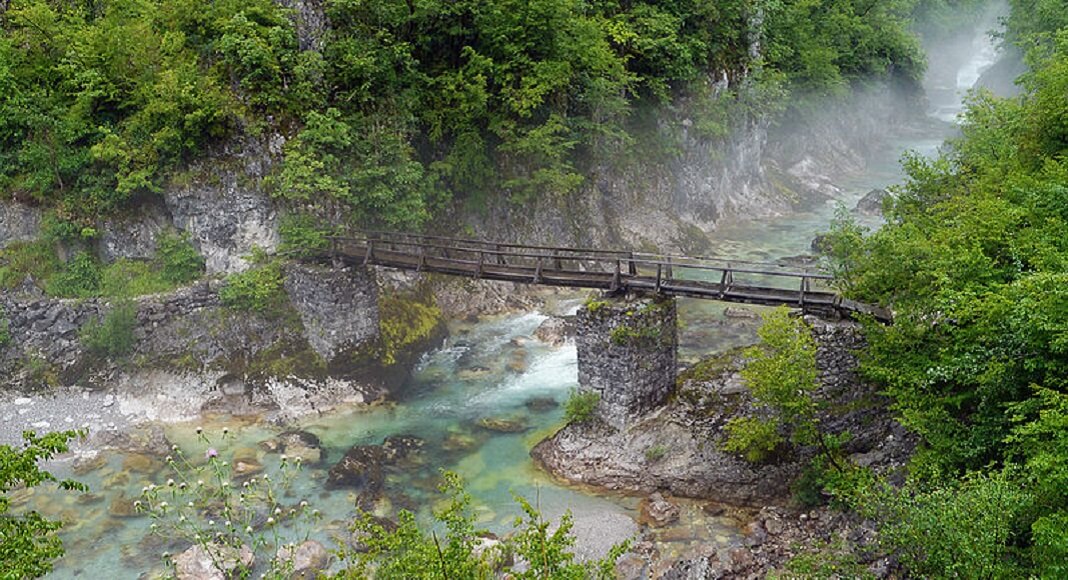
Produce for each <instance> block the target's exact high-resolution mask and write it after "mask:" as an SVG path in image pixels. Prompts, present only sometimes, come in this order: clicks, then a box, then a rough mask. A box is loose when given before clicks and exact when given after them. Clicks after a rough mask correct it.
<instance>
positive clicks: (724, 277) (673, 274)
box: [331, 232, 832, 295]
mask: <svg viewBox="0 0 1068 580" xmlns="http://www.w3.org/2000/svg"><path fill="white" fill-rule="evenodd" d="M331 242H332V244H333V246H332V250H331V251H332V252H335V253H338V252H341V253H345V254H348V255H352V254H354V253H360V252H362V253H363V254H364V255H365V261H370V260H371V259H372V258H374V257H375V255H376V252H385V253H389V254H391V255H393V256H394V257H395V258H396V257H398V256H407V257H411V258H413V259H417V260H418V263H417V264H412V265H414V266H415V268H416V269H421V268H422V267H425V266H426V265H427V264H428V263H430V262H434V261H436V262H447V263H448V264H451V265H454V266H460V267H467V268H468V270H470V271H471V273H473V275H475V276H476V277H478V276H480V275H482V274H483V273H484V272H486V271H488V270H491V269H493V268H508V269H509V270H511V271H516V270H520V271H523V272H526V273H528V274H529V275H530V276H531V281H532V282H538V281H540V280H542V279H543V278H545V277H546V276H553V275H557V274H559V273H561V272H567V273H570V274H595V273H600V274H607V275H610V276H612V277H613V279H614V280H615V281H616V282H618V284H620V285H624V284H625V280H626V279H628V278H636V277H645V278H648V279H651V280H654V281H655V282H654V286H655V288H656V289H658V290H659V289H660V288H661V287H662V286H664V285H670V284H672V283H674V282H677V281H684V280H696V281H703V282H712V283H717V282H718V283H719V284H720V286H721V287H728V286H732V285H751V286H761V287H772V288H780V289H783V290H793V291H797V290H800V292H801V293H802V295H803V294H804V293H806V292H812V291H814V290H817V291H818V290H822V289H823V288H825V287H826V284H827V282H828V281H829V280H831V278H832V277H831V276H829V275H827V274H826V273H824V272H822V271H819V270H814V269H812V268H804V267H790V266H784V265H782V264H775V263H766V262H755V261H747V260H728V259H723V258H718V257H709V256H699V257H698V256H680V255H670V254H654V253H648V252H630V251H619V250H600V249H592V248H569V247H557V246H542V245H523V244H512V243H497V242H487V241H483V240H471V239H462V238H449V237H444V236H430V235H423V234H407V233H404V234H401V233H394V232H366V233H360V234H356V235H352V236H346V237H334V238H331ZM439 265H440V264H439Z"/></svg>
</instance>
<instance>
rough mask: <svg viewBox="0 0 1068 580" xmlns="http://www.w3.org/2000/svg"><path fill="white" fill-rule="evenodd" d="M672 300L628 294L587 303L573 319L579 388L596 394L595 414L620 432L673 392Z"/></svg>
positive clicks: (674, 329) (675, 324)
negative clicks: (619, 297) (618, 297)
mask: <svg viewBox="0 0 1068 580" xmlns="http://www.w3.org/2000/svg"><path fill="white" fill-rule="evenodd" d="M676 316H677V315H676V310H675V301H674V300H672V299H664V298H658V297H649V296H638V295H629V296H626V297H623V298H621V299H616V298H607V299H605V300H598V301H594V302H591V303H589V304H587V305H586V306H585V307H584V308H582V309H580V310H579V313H578V315H577V317H576V323H575V324H576V339H575V342H576V345H577V347H578V375H579V390H580V391H592V392H595V393H597V394H598V395H600V402H599V403H598V405H597V415H598V417H599V418H600V419H601V420H603V421H604V422H605V423H607V424H609V425H611V426H613V427H615V428H617V429H622V428H623V427H625V426H626V425H627V424H629V423H630V421H631V419H632V418H633V417H636V416H640V415H642V414H643V413H646V412H648V411H650V410H652V409H655V408H657V407H658V406H660V405H661V404H662V403H663V402H664V401H665V400H666V399H667V397H668V395H670V394H671V392H672V391H673V390H674V388H675V367H676V365H677V362H676V350H677V348H676V346H677V340H678V339H677V336H676V326H677V321H676Z"/></svg>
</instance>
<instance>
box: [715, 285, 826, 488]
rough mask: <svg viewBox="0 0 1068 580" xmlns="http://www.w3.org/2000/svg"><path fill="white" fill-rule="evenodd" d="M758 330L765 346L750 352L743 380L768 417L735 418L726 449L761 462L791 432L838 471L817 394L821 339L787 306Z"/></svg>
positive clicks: (727, 428)
mask: <svg viewBox="0 0 1068 580" xmlns="http://www.w3.org/2000/svg"><path fill="white" fill-rule="evenodd" d="M763 319H764V324H763V325H762V326H761V327H760V330H759V331H757V334H758V335H759V337H760V341H761V342H760V344H759V345H757V346H755V347H752V348H750V349H748V350H746V352H745V356H746V358H747V359H748V362H747V363H746V365H745V368H744V369H743V370H742V377H743V378H744V379H745V381H746V385H747V386H748V387H749V391H750V392H751V393H752V394H753V398H754V399H755V400H756V402H757V403H758V404H759V405H761V406H762V407H763V410H764V411H766V416H756V417H735V418H733V419H731V420H730V421H729V422H728V423H727V425H726V426H725V428H724V429H725V431H726V432H727V439H726V442H725V443H724V449H726V450H728V451H735V452H738V453H742V454H743V455H745V457H746V458H747V459H748V460H750V461H760V460H762V459H764V458H765V457H766V456H767V455H768V454H769V453H770V452H771V451H773V450H774V449H775V448H776V447H777V446H778V444H779V443H780V442H782V441H783V437H782V435H781V433H782V432H783V431H785V432H787V433H788V438H789V440H790V442H791V443H793V444H794V445H817V446H818V447H819V449H820V451H821V453H822V454H823V456H824V457H825V458H826V459H827V460H828V461H829V462H830V464H831V465H832V466H833V467H834V468H835V469H840V466H839V464H838V461H837V459H836V458H835V449H834V447H836V446H837V441H836V440H835V439H834V438H832V437H830V436H829V435H827V434H826V433H824V432H823V431H822V429H821V428H820V424H819V417H818V416H817V412H818V411H819V405H818V403H817V402H816V400H815V399H813V397H812V395H813V393H814V392H815V391H816V389H818V388H819V385H820V383H819V371H818V370H817V368H816V341H815V339H813V338H812V332H811V330H810V329H809V328H808V325H807V324H805V321H804V320H801V319H798V318H795V317H793V316H791V315H790V311H789V309H787V308H786V307H785V306H783V307H780V308H776V309H775V310H772V311H770V312H768V313H766V314H764V315H763Z"/></svg>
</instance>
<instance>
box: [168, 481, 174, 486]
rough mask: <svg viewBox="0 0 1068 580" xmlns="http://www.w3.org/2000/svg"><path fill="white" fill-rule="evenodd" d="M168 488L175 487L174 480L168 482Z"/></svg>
mask: <svg viewBox="0 0 1068 580" xmlns="http://www.w3.org/2000/svg"><path fill="white" fill-rule="evenodd" d="M167 487H174V480H173V479H168V480H167Z"/></svg>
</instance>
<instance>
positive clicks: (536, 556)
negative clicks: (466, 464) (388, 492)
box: [332, 472, 629, 580]
mask: <svg viewBox="0 0 1068 580" xmlns="http://www.w3.org/2000/svg"><path fill="white" fill-rule="evenodd" d="M443 475H444V479H445V481H444V483H443V484H442V485H441V486H440V490H441V492H442V493H444V494H446V496H447V501H446V502H445V503H444V507H443V509H441V510H440V511H437V512H436V513H435V514H434V516H435V519H436V522H435V524H436V525H435V526H434V527H435V528H437V529H438V530H440V531H441V535H439V533H438V532H436V531H431V532H427V531H426V530H424V529H421V528H420V527H419V525H418V524H417V522H416V519H415V515H414V514H412V513H411V512H409V511H407V510H402V511H401V512H400V515H399V518H398V519H399V524H398V525H397V526H396V529H392V530H387V529H386V528H385V527H384V526H382V525H381V524H379V523H377V521H376V518H374V517H373V516H371V515H370V514H366V513H364V514H362V516H361V517H358V518H357V520H356V523H355V524H354V526H353V527H354V530H355V531H358V532H361V533H362V536H363V537H362V539H361V543H362V544H363V545H364V547H365V549H363V550H360V551H358V552H355V551H348V550H343V551H342V554H341V555H342V558H343V560H346V561H348V562H350V563H349V565H348V566H346V568H345V569H344V570H343V571H342V572H341V573H339V574H337V575H335V576H332V577H333V578H351V579H356V578H360V579H363V578H465V579H466V578H471V579H477V578H497V577H506V578H530V579H534V578H546V579H548V578H554V579H561V580H563V579H576V580H577V579H580V578H581V579H584V580H585V579H598V580H607V579H609V578H614V577H615V562H616V560H617V559H619V557H620V556H621V555H622V554H623V553H624V552H625V551H626V550H627V548H628V547H629V541H626V542H623V543H621V544H617V545H615V546H613V547H612V548H611V549H610V550H609V551H608V554H607V555H606V556H605V557H604V558H602V559H600V560H592V561H586V562H577V561H576V558H575V554H574V553H573V552H572V549H571V548H572V546H573V545H574V543H575V538H574V536H573V535H572V534H571V528H572V526H573V523H572V518H571V514H570V512H568V513H565V514H564V515H563V516H562V517H561V518H560V522H559V525H554V524H553V522H551V521H549V520H547V519H544V518H543V517H542V516H541V514H540V513H539V512H538V510H537V509H536V508H535V507H534V506H532V505H531V504H530V502H528V501H527V500H526V499H524V498H522V497H518V496H517V497H516V498H515V499H516V502H518V503H519V505H520V507H521V508H522V510H523V515H522V516H521V517H518V518H516V520H515V523H514V526H515V528H516V531H515V533H514V534H512V535H510V536H508V537H506V538H505V539H504V540H503V541H502V543H501V544H500V545H499V546H497V547H494V548H490V549H484V548H481V547H480V538H481V537H483V536H484V534H485V531H484V530H479V529H476V528H475V517H474V514H473V513H472V510H471V496H470V495H469V494H468V493H466V492H465V491H464V489H463V483H462V481H461V480H460V478H459V477H458V476H457V475H456V474H453V473H450V472H444V474H443ZM509 555H514V556H516V558H514V561H515V562H516V564H512V563H509V562H511V561H513V558H510V557H508V556H509ZM517 568H518V569H517Z"/></svg>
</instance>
